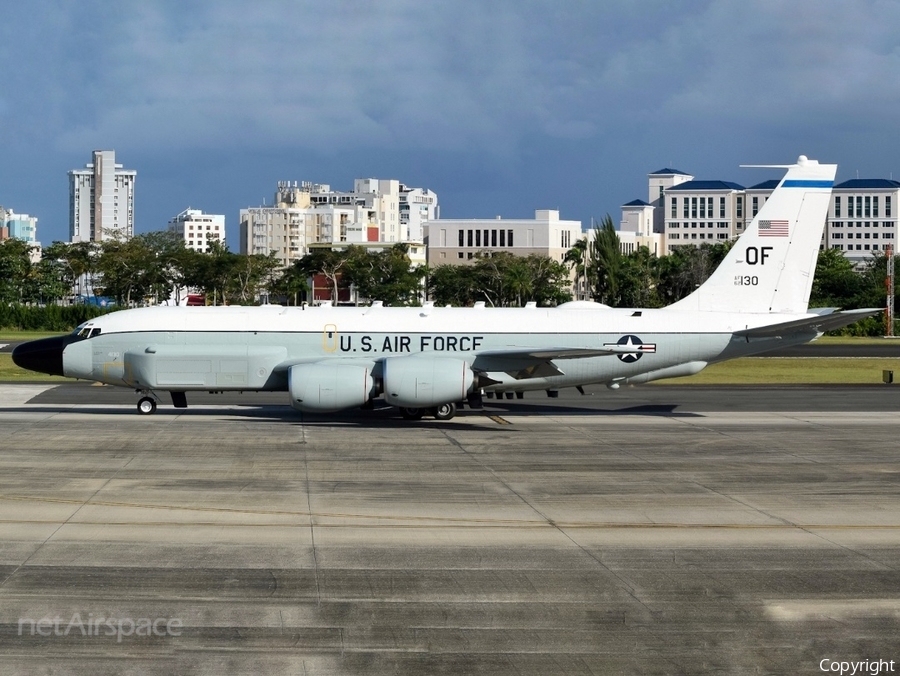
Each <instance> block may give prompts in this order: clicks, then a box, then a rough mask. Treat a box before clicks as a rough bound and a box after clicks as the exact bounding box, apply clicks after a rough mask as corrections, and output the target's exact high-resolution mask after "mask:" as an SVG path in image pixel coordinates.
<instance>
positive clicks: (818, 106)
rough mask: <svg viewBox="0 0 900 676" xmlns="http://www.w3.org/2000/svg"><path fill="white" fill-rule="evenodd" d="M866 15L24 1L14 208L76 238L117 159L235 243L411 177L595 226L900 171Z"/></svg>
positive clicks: (142, 203)
mask: <svg viewBox="0 0 900 676" xmlns="http://www.w3.org/2000/svg"><path fill="white" fill-rule="evenodd" d="M852 7H853V10H852V17H850V16H848V11H849V10H848V5H847V4H846V3H843V2H838V1H837V0H798V1H796V2H791V3H783V2H776V1H763V2H753V3H735V2H731V1H730V0H727V1H726V0H713V1H706V2H680V3H679V2H675V3H672V2H656V1H650V2H635V3H597V2H590V1H587V0H584V1H582V2H579V1H577V0H572V1H571V2H565V3H559V2H550V1H544V0H541V1H537V0H518V1H516V0H498V1H496V2H488V3H485V2H476V1H475V0H461V1H460V2H446V3H422V2H418V1H414V0H383V1H382V2H379V3H368V2H359V1H350V0H346V1H342V2H325V1H307V2H293V1H291V2H287V1H286V2H267V3H251V2H230V1H220V2H214V3H209V2H174V1H172V2H152V1H150V0H145V1H144V2H141V3H109V2H101V1H99V0H98V1H96V2H92V1H89V0H87V1H83V2H79V3H70V2H63V1H60V2H38V3H21V4H20V5H15V6H13V7H12V9H8V10H6V11H5V16H4V21H3V22H2V24H0V66H2V68H0V130H2V131H0V134H2V136H0V138H2V140H3V146H4V148H5V151H4V154H5V156H6V160H7V161H6V162H5V163H4V164H5V167H4V168H2V169H0V203H2V204H8V205H10V206H13V207H15V208H17V209H18V210H20V211H29V212H30V213H33V214H34V215H37V216H38V217H39V218H40V221H39V230H40V232H41V237H42V239H45V240H47V241H49V239H53V238H60V237H64V236H65V232H66V230H65V219H66V198H67V188H66V177H65V170H66V169H70V168H74V167H77V166H81V165H82V164H84V163H85V162H87V161H88V160H89V157H90V151H91V150H93V149H94V148H115V149H116V151H117V155H118V157H119V160H120V161H121V162H123V163H125V164H126V166H128V168H131V169H137V170H138V184H137V200H138V206H137V210H138V229H139V230H149V229H155V228H159V227H163V226H164V224H165V221H166V220H167V218H168V217H169V216H172V215H174V214H175V213H177V212H179V211H180V210H181V209H183V208H185V207H186V206H188V204H191V205H193V206H195V207H199V208H203V209H206V210H207V211H211V212H216V213H224V214H225V215H226V218H227V222H228V223H229V235H230V236H231V237H232V241H233V237H234V235H235V234H236V233H235V232H234V231H233V229H232V226H233V225H234V224H235V222H236V219H237V210H238V209H239V208H240V207H242V206H247V205H249V204H258V203H260V202H261V201H262V199H263V198H270V194H269V193H271V192H272V188H273V187H274V181H276V180H278V179H285V180H287V179H290V180H313V181H318V182H327V183H332V184H333V185H335V187H339V188H340V187H343V188H348V187H349V185H350V182H351V181H352V179H353V178H354V177H357V176H379V177H392V178H399V179H400V180H403V181H405V182H408V183H411V184H414V185H423V186H427V187H430V188H431V189H433V190H435V191H436V192H437V193H438V194H439V197H440V199H441V202H442V204H443V205H444V208H443V213H444V215H446V216H472V217H474V216H486V215H488V216H490V215H496V214H503V215H508V216H513V215H523V214H527V213H529V212H530V210H531V209H532V208H541V207H550V208H557V207H558V208H560V209H561V211H562V212H563V217H568V218H578V219H582V220H583V221H585V223H587V222H588V220H589V219H590V217H591V216H600V215H602V214H604V213H606V212H610V213H612V214H613V215H614V216H617V214H618V209H619V206H620V205H621V204H622V203H624V202H627V201H629V200H630V199H633V198H634V197H643V196H644V193H645V192H646V187H645V183H646V178H645V175H646V173H647V172H648V171H651V170H654V169H657V168H659V167H661V166H665V165H668V164H672V163H675V164H676V165H677V166H678V167H679V168H682V169H683V170H685V171H690V172H692V173H695V174H697V175H703V176H705V177H717V178H725V179H730V180H739V181H740V180H741V177H740V174H739V173H738V171H737V169H736V167H737V165H738V164H739V163H741V162H784V161H789V160H791V159H793V157H794V156H796V155H797V154H800V153H801V152H802V153H804V154H808V155H810V156H812V157H816V156H818V157H820V158H821V159H823V160H828V161H837V162H839V163H842V164H844V163H848V164H850V165H856V166H854V171H855V169H856V168H860V167H861V168H862V169H863V172H864V173H865V167H866V166H870V167H871V168H872V171H873V172H874V171H878V172H882V174H886V173H887V172H889V171H891V170H892V169H893V162H894V158H895V157H896V156H897V152H896V151H897V146H896V142H895V141H893V135H892V134H891V133H890V132H891V129H892V120H893V118H894V111H895V110H896V109H897V104H898V101H897V97H898V96H900V87H898V86H897V84H898V83H897V76H896V73H897V72H900V69H898V65H900V64H898V59H900V48H898V45H900V41H898V39H897V38H896V37H895V35H894V31H893V26H896V25H898V24H900V5H898V4H896V3H894V2H886V1H885V2H875V1H867V0H863V1H861V2H857V3H854V4H853V5H852ZM898 169H900V167H898ZM848 177H849V176H848ZM752 180H755V179H747V180H746V181H744V182H746V183H749V182H752ZM47 232H50V233H51V234H50V235H49V236H47V235H46V234H45V233H47ZM233 243H234V244H236V243H235V242H233Z"/></svg>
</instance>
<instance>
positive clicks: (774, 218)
mask: <svg viewBox="0 0 900 676" xmlns="http://www.w3.org/2000/svg"><path fill="white" fill-rule="evenodd" d="M786 168H787V169H788V172H787V175H786V176H785V178H784V179H783V180H782V181H781V183H780V184H779V186H778V187H777V188H776V190H775V191H774V192H773V193H772V195H771V197H770V198H769V200H768V201H767V202H766V204H765V205H764V206H763V208H762V209H761V210H760V213H759V214H758V215H757V217H756V218H754V220H753V222H752V224H751V225H750V226H749V227H748V228H747V231H746V232H745V233H744V234H743V235H742V236H741V237H740V238H739V239H738V241H737V242H736V243H735V245H734V247H733V248H732V250H731V251H730V252H729V254H728V256H727V257H726V259H725V260H724V261H723V263H722V264H721V265H720V266H719V268H718V269H717V270H716V272H715V273H714V274H713V275H712V277H710V279H709V280H708V281H707V282H706V283H704V284H703V285H701V287H700V288H698V289H697V290H696V291H695V292H694V293H693V294H691V295H690V296H689V297H688V298H686V299H684V300H682V301H679V302H678V303H675V304H673V305H671V306H669V307H667V308H662V309H614V308H609V307H606V306H604V305H599V304H597V303H591V302H574V303H566V304H564V305H561V306H560V307H557V308H537V307H526V308H486V307H475V308H451V307H435V306H433V305H431V304H426V305H425V306H424V307H413V308H390V307H381V306H380V304H376V305H374V306H371V307H360V308H354V307H331V306H330V305H325V306H320V307H279V306H262V307H218V308H215V307H160V308H144V309H136V310H125V311H121V312H114V313H111V314H109V315H105V316H102V317H99V318H97V319H95V320H92V321H91V322H87V323H86V324H84V325H82V326H80V327H78V329H76V331H75V332H74V333H72V334H70V335H68V336H62V337H59V338H48V339H44V340H41V341H32V342H30V343H25V344H23V345H20V346H19V347H17V348H16V350H15V351H14V354H13V359H14V361H15V362H16V363H17V364H19V365H20V366H22V367H24V368H29V369H32V370H35V371H42V372H47V373H56V374H59V375H65V376H69V377H73V378H82V379H87V380H93V381H97V382H102V383H108V384H111V385H121V386H126V387H132V388H134V389H135V390H138V391H140V392H142V393H144V395H145V396H144V397H143V398H142V399H141V401H140V402H139V404H138V410H139V411H140V412H142V413H151V412H153V410H155V408H156V403H155V399H154V398H153V397H152V396H150V395H152V394H153V393H156V392H159V391H169V392H171V393H172V400H173V403H175V405H176V406H185V405H186V393H187V392H191V391H207V390H208V391H225V390H237V391H246V390H284V391H287V392H288V393H289V400H290V403H291V405H292V406H293V407H294V408H296V409H298V410H301V411H319V412H329V411H337V410H341V409H346V408H352V407H359V406H366V405H368V404H370V403H371V402H372V400H373V399H374V398H376V397H379V396H383V397H384V398H385V400H386V401H387V402H388V403H389V404H392V405H396V406H398V407H400V408H401V409H402V410H404V411H405V413H406V414H407V415H408V416H409V417H417V415H421V414H422V413H424V412H431V413H433V414H435V415H436V416H437V417H439V418H443V419H447V418H450V417H452V416H453V413H454V411H455V405H456V403H458V402H460V401H463V400H466V399H468V400H469V402H470V403H476V402H477V400H478V397H479V396H480V394H481V393H483V392H498V393H504V392H505V393H512V392H517V393H520V392H525V391H528V390H542V389H543V390H547V391H549V392H555V391H556V390H558V389H560V388H563V387H577V386H582V385H588V384H593V383H605V384H607V385H608V386H610V387H613V388H615V387H617V386H618V385H620V384H628V383H642V382H648V381H651V380H657V379H660V378H670V377H676V376H685V375H692V374H694V373H697V372H698V371H700V370H701V369H703V368H704V367H705V366H707V365H708V364H710V363H714V362H717V361H722V360H725V359H731V358H734V357H740V356H745V355H751V354H758V353H761V352H765V351H767V350H770V349H773V348H780V347H785V346H789V345H796V344H800V343H804V342H807V341H809V340H812V339H814V338H816V337H817V336H818V335H820V334H821V332H822V331H824V330H827V329H830V328H836V327H838V326H843V325H845V324H848V323H850V322H852V321H855V320H857V319H859V318H860V317H862V316H865V315H867V314H871V313H872V312H874V311H875V310H863V311H855V312H830V311H826V312H810V311H809V310H808V309H807V303H808V301H809V293H810V288H811V285H812V276H813V273H814V271H815V262H816V257H817V254H818V249H819V242H820V240H821V234H822V228H823V227H824V223H825V219H826V215H827V213H826V212H827V207H828V204H829V201H830V193H831V185H832V183H833V180H834V175H835V171H836V165H819V164H818V163H817V162H815V161H810V160H807V159H806V158H804V157H801V158H800V160H798V162H797V164H795V165H790V166H789V167H786ZM476 405H477V403H476Z"/></svg>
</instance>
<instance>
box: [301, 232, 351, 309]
mask: <svg viewBox="0 0 900 676" xmlns="http://www.w3.org/2000/svg"><path fill="white" fill-rule="evenodd" d="M360 249H361V247H356V246H353V245H350V246H348V247H347V248H346V249H341V250H335V249H314V250H312V251H310V252H309V253H308V254H306V255H305V256H303V257H302V258H301V259H300V260H298V261H295V262H294V267H296V268H297V273H298V274H305V275H306V276H307V277H311V276H313V275H315V274H321V275H324V276H325V278H326V279H327V280H328V281H329V283H330V284H331V301H332V302H333V303H337V301H338V298H339V293H340V289H342V288H347V287H348V286H349V284H350V283H349V281H348V280H347V279H346V278H344V276H343V273H344V272H345V270H346V268H347V265H348V263H349V261H350V259H351V258H352V257H354V256H356V255H358V250H360Z"/></svg>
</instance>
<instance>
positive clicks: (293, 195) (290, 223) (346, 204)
mask: <svg viewBox="0 0 900 676" xmlns="http://www.w3.org/2000/svg"><path fill="white" fill-rule="evenodd" d="M436 213H437V195H436V194H435V193H433V192H432V191H430V190H423V189H420V188H408V187H407V186H405V185H403V184H402V183H400V182H399V181H397V180H394V179H377V178H359V179H356V180H354V182H353V190H352V191H350V192H344V191H337V190H332V189H331V186H330V185H327V184H320V183H310V182H306V181H304V182H300V183H298V182H296V181H294V182H291V181H279V182H278V184H277V187H276V192H275V197H274V203H273V206H266V205H265V204H264V205H263V206H261V207H248V208H246V209H241V211H240V221H239V222H240V251H241V253H243V254H248V253H249V254H263V255H268V254H269V253H271V252H274V253H275V256H276V257H277V258H278V260H279V262H280V263H281V265H282V266H287V265H290V263H291V262H292V261H294V260H296V259H298V258H302V257H303V256H305V255H306V254H307V253H309V250H310V247H311V246H312V245H314V244H326V245H327V244H335V245H338V244H354V243H355V244H364V243H373V242H381V243H387V244H396V243H399V242H409V243H418V244H420V245H421V244H422V239H421V238H420V239H418V240H416V239H410V238H409V232H410V228H412V229H413V230H414V231H415V230H418V229H421V226H422V224H423V223H425V222H427V220H428V218H431V217H433V215H434V214H436Z"/></svg>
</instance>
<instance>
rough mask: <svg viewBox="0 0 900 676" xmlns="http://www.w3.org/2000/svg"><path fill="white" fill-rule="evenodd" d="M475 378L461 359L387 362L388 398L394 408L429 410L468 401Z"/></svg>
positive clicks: (408, 359) (420, 359)
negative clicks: (463, 400) (432, 407)
mask: <svg viewBox="0 0 900 676" xmlns="http://www.w3.org/2000/svg"><path fill="white" fill-rule="evenodd" d="M474 380H475V375H474V373H472V369H471V368H470V367H469V365H468V364H467V363H466V362H464V361H463V360H461V359H451V358H446V357H418V356H410V357H389V358H387V359H385V360H384V398H385V401H387V403H389V404H391V405H392V406H403V407H410V408H426V407H429V406H440V405H441V404H450V403H453V402H457V401H460V400H462V399H465V398H466V395H468V394H469V392H471V391H472V384H473V382H474Z"/></svg>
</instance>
